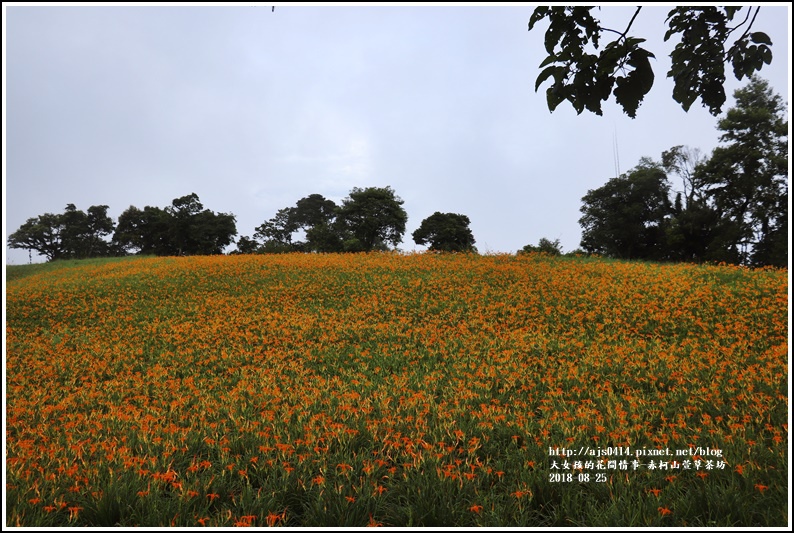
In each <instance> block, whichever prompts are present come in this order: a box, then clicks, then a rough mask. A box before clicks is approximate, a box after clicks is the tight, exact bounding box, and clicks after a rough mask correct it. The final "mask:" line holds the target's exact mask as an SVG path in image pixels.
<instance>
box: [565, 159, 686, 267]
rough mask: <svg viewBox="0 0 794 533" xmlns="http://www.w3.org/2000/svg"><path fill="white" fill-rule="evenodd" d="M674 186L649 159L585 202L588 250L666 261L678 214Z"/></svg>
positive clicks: (590, 193) (589, 194) (584, 237)
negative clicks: (670, 224) (670, 222)
mask: <svg viewBox="0 0 794 533" xmlns="http://www.w3.org/2000/svg"><path fill="white" fill-rule="evenodd" d="M669 196H670V184H669V182H668V181H667V175H666V174H665V172H664V170H662V168H661V166H660V165H658V164H656V163H654V162H653V161H651V160H648V159H643V160H642V161H641V162H640V164H639V165H638V166H637V167H635V168H634V169H632V170H631V171H630V172H628V173H627V174H623V175H622V176H620V177H617V178H613V179H611V180H609V181H608V182H607V183H606V184H605V185H604V186H602V187H600V188H598V189H595V190H591V191H588V192H587V194H586V195H585V196H584V198H582V202H583V206H582V208H581V212H582V213H583V216H582V218H580V219H579V223H580V224H581V226H582V242H581V245H582V248H584V249H585V250H586V251H587V252H589V253H597V254H602V255H606V256H610V257H617V258H621V259H663V258H664V257H665V255H666V249H665V230H666V223H667V219H668V217H670V216H671V215H672V213H673V206H672V205H671V202H670V198H669Z"/></svg>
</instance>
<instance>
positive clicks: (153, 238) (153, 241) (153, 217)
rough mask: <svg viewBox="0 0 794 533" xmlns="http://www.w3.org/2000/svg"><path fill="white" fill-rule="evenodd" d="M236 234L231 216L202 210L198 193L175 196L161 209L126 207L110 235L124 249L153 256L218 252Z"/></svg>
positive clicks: (219, 252)
mask: <svg viewBox="0 0 794 533" xmlns="http://www.w3.org/2000/svg"><path fill="white" fill-rule="evenodd" d="M235 235H237V227H236V224H235V217H234V215H232V214H227V213H217V214H216V213H214V212H212V211H210V210H209V209H204V206H203V205H202V204H201V201H200V200H199V197H198V195H196V194H195V193H191V194H189V195H187V196H182V197H180V198H175V199H174V200H173V201H172V202H171V205H170V206H168V207H166V208H165V209H161V208H159V207H150V206H146V207H145V208H144V209H143V210H140V209H138V208H137V207H135V206H130V207H129V208H128V209H127V210H126V211H124V212H123V213H122V214H121V215H120V216H119V223H118V227H117V228H116V233H115V234H114V235H113V241H114V243H115V245H116V246H118V247H119V248H121V249H123V250H126V251H137V252H138V253H141V254H156V255H185V254H187V255H195V254H201V255H212V254H221V253H223V250H224V248H225V247H227V246H229V245H230V244H232V242H234V240H233V237H234V236H235Z"/></svg>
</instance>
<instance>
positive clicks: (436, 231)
mask: <svg viewBox="0 0 794 533" xmlns="http://www.w3.org/2000/svg"><path fill="white" fill-rule="evenodd" d="M470 223H471V222H470V221H469V217H467V216H466V215H459V214H456V213H441V212H439V211H436V212H435V213H433V214H432V215H430V216H429V217H427V218H426V219H424V220H423V221H422V224H421V225H420V226H419V229H417V230H416V231H414V232H413V234H412V236H413V238H414V242H415V243H416V244H418V245H420V246H424V245H426V244H427V245H429V249H430V250H433V251H441V252H471V251H474V250H475V248H474V242H475V241H474V235H472V233H471V229H469V224H470Z"/></svg>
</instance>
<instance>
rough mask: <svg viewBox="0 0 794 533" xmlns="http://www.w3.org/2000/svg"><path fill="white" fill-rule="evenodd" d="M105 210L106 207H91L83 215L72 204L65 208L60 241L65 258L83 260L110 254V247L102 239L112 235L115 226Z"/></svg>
mask: <svg viewBox="0 0 794 533" xmlns="http://www.w3.org/2000/svg"><path fill="white" fill-rule="evenodd" d="M107 210H108V206H106V205H99V206H97V205H92V206H91V207H89V208H88V213H85V212H83V211H79V210H78V209H77V208H76V207H75V205H74V204H68V205H67V206H66V210H65V211H64V213H63V215H61V223H62V225H63V229H62V231H61V240H62V245H63V249H64V254H65V255H66V256H68V257H70V258H72V259H83V258H87V257H97V256H103V255H108V254H109V253H110V251H111V247H110V245H109V243H108V242H107V241H106V240H105V239H104V237H106V236H107V235H110V234H112V233H113V228H114V226H115V224H114V223H113V219H112V218H110V217H109V216H108V214H107Z"/></svg>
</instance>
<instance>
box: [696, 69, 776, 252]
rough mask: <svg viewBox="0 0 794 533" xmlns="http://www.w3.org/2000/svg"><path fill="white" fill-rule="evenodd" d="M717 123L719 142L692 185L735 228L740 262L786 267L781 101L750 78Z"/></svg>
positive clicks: (759, 82) (758, 80)
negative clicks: (732, 104) (696, 186)
mask: <svg viewBox="0 0 794 533" xmlns="http://www.w3.org/2000/svg"><path fill="white" fill-rule="evenodd" d="M734 97H735V98H736V105H735V106H734V107H733V108H731V109H729V110H728V112H727V113H726V115H725V117H724V118H723V119H721V120H720V121H719V124H718V129H719V130H720V131H721V132H722V135H721V137H720V140H721V141H722V142H723V143H725V144H723V145H721V146H719V147H717V148H715V149H714V151H713V152H712V155H711V158H710V159H709V160H708V161H707V162H706V163H704V164H703V165H700V166H699V167H697V171H696V173H695V180H696V182H697V183H698V185H699V186H700V187H702V188H703V190H704V191H705V194H706V195H707V196H708V199H709V201H710V205H711V206H712V208H713V209H715V210H716V212H717V213H718V215H719V216H720V218H722V219H727V220H728V221H729V222H730V223H731V224H732V225H733V226H734V228H735V233H736V236H737V240H736V242H735V243H734V244H735V246H737V247H738V248H739V253H740V255H741V262H743V263H749V264H754V265H763V264H772V265H778V266H785V265H787V263H788V261H787V250H788V245H787V241H788V181H789V176H788V121H787V120H786V106H785V103H784V102H783V99H782V98H781V97H780V96H779V95H777V94H774V93H773V91H772V90H771V89H770V87H769V84H768V83H767V82H766V81H765V80H762V79H760V78H757V77H752V78H751V80H750V83H749V84H748V85H747V86H746V87H743V88H741V89H738V90H737V91H736V92H735V93H734Z"/></svg>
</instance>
